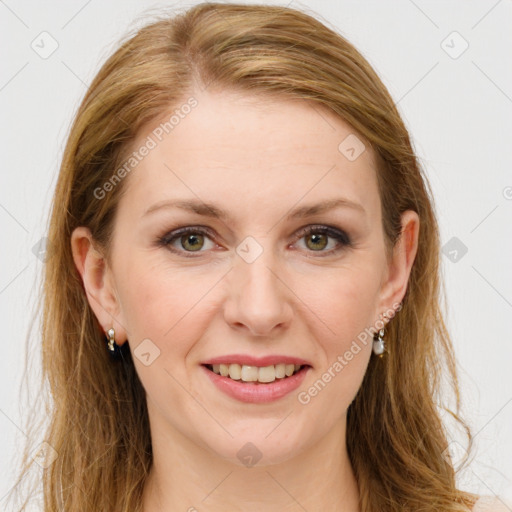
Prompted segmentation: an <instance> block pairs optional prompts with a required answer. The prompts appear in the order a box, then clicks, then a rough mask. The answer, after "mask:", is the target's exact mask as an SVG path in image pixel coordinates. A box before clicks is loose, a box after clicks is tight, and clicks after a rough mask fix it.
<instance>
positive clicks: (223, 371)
mask: <svg viewBox="0 0 512 512" xmlns="http://www.w3.org/2000/svg"><path fill="white" fill-rule="evenodd" d="M211 367H212V370H213V371H214V372H215V373H216V374H217V375H222V376H223V377H229V378H230V379H233V380H242V381H243V382H274V381H275V380H276V379H284V378H285V376H286V377H291V376H292V375H293V374H294V373H295V372H297V371H298V370H299V369H300V367H301V365H300V364H284V363H280V364H276V365H270V366H250V365H245V364H244V365H239V364H236V363H233V364H214V365H212V366H211Z"/></svg>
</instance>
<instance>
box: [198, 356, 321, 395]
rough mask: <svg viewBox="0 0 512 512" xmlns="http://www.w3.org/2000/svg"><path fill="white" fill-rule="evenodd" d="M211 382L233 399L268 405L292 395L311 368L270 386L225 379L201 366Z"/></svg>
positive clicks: (303, 369)
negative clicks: (289, 394)
mask: <svg viewBox="0 0 512 512" xmlns="http://www.w3.org/2000/svg"><path fill="white" fill-rule="evenodd" d="M201 368H202V369H203V370H204V371H205V372H206V375H208V377H209V378H210V380H211V381H212V382H213V384H215V385H216V386H217V388H218V389H220V390H221V391H222V392H224V393H226V395H229V396H230V397H232V398H236V399H237V400H239V401H240V402H247V403H267V402H273V401H275V400H278V399H279V398H282V397H284V396H286V395H287V394H288V393H291V392H292V391H293V390H294V389H297V388H298V387H299V386H300V385H301V384H302V381H303V380H304V378H305V377H306V374H307V373H308V371H309V370H310V369H311V366H305V367H303V368H302V369H301V370H300V371H298V372H297V373H295V374H293V375H292V376H291V377H286V378H284V379H278V380H275V381H274V382H269V383H268V384H265V383H262V382H247V383H243V382H242V381H238V380H233V379H230V378H229V377H223V376H222V375H218V374H217V373H214V372H212V371H211V370H209V369H208V368H206V366H203V365H201Z"/></svg>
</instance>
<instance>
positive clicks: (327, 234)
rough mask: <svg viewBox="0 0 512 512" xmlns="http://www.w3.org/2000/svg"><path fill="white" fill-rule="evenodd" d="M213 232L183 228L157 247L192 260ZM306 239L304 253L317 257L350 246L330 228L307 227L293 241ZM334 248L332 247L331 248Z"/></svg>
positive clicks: (172, 232) (161, 239)
mask: <svg viewBox="0 0 512 512" xmlns="http://www.w3.org/2000/svg"><path fill="white" fill-rule="evenodd" d="M213 237H214V234H213V232H212V231H211V230H210V229H208V228H204V227H200V226H197V227H193V226H189V227H185V228H180V229H177V230H175V231H171V232H169V233H167V234H166V235H164V236H163V237H161V238H159V239H158V245H160V246H163V247H167V248H168V249H169V250H170V251H172V252H174V253H177V254H182V255H183V256H185V257H188V258H190V257H191V258H194V257H196V256H195V255H193V254H191V253H200V252H205V251H204V250H202V249H205V250H207V249H211V248H213V247H214V245H215V244H214V243H213V242H212V240H211V238H213ZM302 239H306V240H307V241H306V251H307V252H316V253H321V254H319V256H324V255H331V254H334V253H337V252H338V251H340V250H341V249H343V248H344V247H345V246H351V241H350V238H349V236H348V235H347V234H346V233H345V232H344V231H340V230H338V229H336V228H332V227H330V226H307V227H306V228H303V229H302V230H300V231H299V233H298V234H297V236H296V238H295V240H302ZM329 239H332V240H334V241H335V243H333V244H331V247H330V249H329V250H327V251H326V250H324V249H325V248H326V247H327V246H328V245H329ZM205 241H209V242H210V244H211V245H210V246H209V247H208V246H206V247H205ZM332 246H334V247H332Z"/></svg>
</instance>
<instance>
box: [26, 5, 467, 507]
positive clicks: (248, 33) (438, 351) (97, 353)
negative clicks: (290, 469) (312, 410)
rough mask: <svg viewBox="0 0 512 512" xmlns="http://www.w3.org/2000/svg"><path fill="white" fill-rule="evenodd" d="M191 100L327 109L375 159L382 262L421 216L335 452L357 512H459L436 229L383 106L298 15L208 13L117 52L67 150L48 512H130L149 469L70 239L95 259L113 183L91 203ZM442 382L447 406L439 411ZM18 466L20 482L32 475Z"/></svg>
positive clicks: (368, 79) (124, 368)
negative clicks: (414, 246)
mask: <svg viewBox="0 0 512 512" xmlns="http://www.w3.org/2000/svg"><path fill="white" fill-rule="evenodd" d="M197 86H199V87H201V88H206V87H215V88H218V89H231V90H238V91H242V92H246V93H248V94H263V95H274V96H275V95H281V96H282V97H284V98H300V99H303V100H307V101H310V102H314V103H313V104H316V105H318V106H319V107H322V108H327V109H329V110H331V111H332V112H334V113H335V114H337V115H338V116H339V117H340V118H341V119H343V120H344V121H346V122H347V123H348V124H349V125H351V126H352V127H353V128H354V130H355V131H356V132H357V133H358V134H360V135H361V137H362V138H364V140H365V141H367V142H368V144H370V146H371V148H372V149H373V151H374V153H375V155H376V158H377V161H378V169H377V176H378V186H379V191H380V197H381V202H382V216H383V231H384V234H385V239H386V242H387V247H388V248H392V247H393V246H394V244H396V243H397V241H398V240H399V238H400V234H401V224H400V216H401V214H402V212H404V211H405V210H414V211H415V212H417V213H418V215H419V218H420V233H419V242H418V244H419V247H418V252H417V255H416V259H415V262H414V264H413V267H412V270H411V274H410V279H409V283H408V289H407V292H406V295H405V297H404V299H403V307H402V309H401V311H400V313H399V314H397V315H396V316H395V318H394V319H393V321H391V322H390V323H389V325H388V329H387V341H388V343H389V346H390V347H391V351H390V353H389V354H388V355H387V357H385V358H383V359H379V358H372V359H371V360H370V363H369V367H368V369H367V372H366V375H365V378H364V381H363V383H362V386H361V388H360V390H359V392H358V394H357V396H356V398H355V400H354V401H353V403H352V404H351V405H350V407H349V410H348V424H347V446H348V452H349V456H350V459H351V462H352V465H353V469H354V472H355V475H356V478H357V481H358V484H359V489H360V499H361V510H362V511H364V512H369V511H379V512H399V511H400V512H407V511H410V512H412V511H417V510H422V511H425V512H427V511H431V512H433V511H439V510H443V511H444V512H456V511H465V512H467V507H472V505H473V503H474V502H475V501H476V499H477V496H476V495H474V494H470V493H466V492H463V491H461V490H459V489H458V488H457V486H456V482H455V476H456V471H455V469H454V467H453V465H452V463H451V462H450V460H449V458H448V457H447V456H446V454H447V448H448V444H449V443H448V438H447V432H446V430H445V427H444V426H443V422H442V420H441V417H440V412H439V411H440V410H441V409H442V407H443V406H446V409H448V410H449V407H453V408H454V411H452V416H453V417H454V418H455V419H456V421H457V422H458V424H459V425H461V426H462V427H463V429H464V430H465V432H466V434H467V438H468V441H469V442H468V445H469V447H471V443H472V436H471V433H470V430H469V428H468V426H467V425H466V423H465V422H464V421H463V420H462V419H461V417H460V415H459V414H460V398H459V390H458V382H457V372H456V365H455V359H454V354H453V349H452V344H451V341H450V337H449V334H448V332H447V330H446V327H445V324H444V321H443V313H442V308H441V299H442V298H443V293H444V289H443V288H442V283H441V282H440V261H439V258H440V241H439V231H438V225H437V222H436V217H435V212H434V206H433V200H432V193H431V190H430V188H429V185H428V181H427V178H426V176H425V175H424V172H423V171H422V169H421V166H420V164H419V162H418V160H417V158H416V156H415V153H414V151H413V148H412V145H411V141H410V138H409V134H408V132H407V129H406V127H405V126H404V123H403V121H402V119H401V117H400V115H399V112H398V111H397V108H396V106H395V104H394V102H393V100H392V98H391V97H390V95H389V93H388V91H387V90H386V88H385V86H384V85H383V83H382V82H381V80H380V79H379V77H378V76H377V75H376V73H375V71H374V70H373V69H372V68H371V66H370V65H369V63H368V62H367V61H366V60H365V59H364V58H363V57H362V55H361V54H360V53H358V51H357V50H356V49H355V48H354V47H353V46H352V45H351V44H350V43H349V42H348V41H347V40H346V39H344V38H343V37H342V36H341V35H339V34H338V33H336V32H335V31H333V30H332V29H330V28H328V27H326V26H325V25H324V24H322V23H321V22H319V21H318V20H316V19H315V18H314V17H312V16H310V15H309V14H306V13H304V12H300V11H298V10H295V9H291V8H285V7H275V6H263V5H241V4H217V3H209V2H208V3H204V4H200V5H197V6H195V7H192V8H190V9H189V10H187V11H185V12H182V13H179V14H178V15H175V16H170V17H169V16H167V15H166V16H164V17H162V19H159V20H157V21H154V22H153V23H151V24H149V25H147V26H145V27H143V28H142V29H140V30H138V31H137V32H136V33H135V34H132V35H131V36H130V38H129V39H127V40H125V41H124V42H123V43H122V44H121V45H120V47H119V49H118V50H117V51H116V52H115V53H114V54H113V55H112V56H111V57H110V58H109V59H108V60H107V62H106V63H105V64H104V65H103V67H102V68H101V70H100V71H99V73H98V74H97V76H96V77H95V78H94V80H93V82H92V84H91V86H90V88H89V90H88V92H87V94H86V96H85V98H84V99H83V101H82V103H81V105H80V107H79V109H78V113H77V115H76V117H75V120H74V123H73V125H72V128H71V131H70V134H69V137H68V141H67V145H66V148H65V152H64V155H63V160H62V165H61V169H60V174H59V178H58V182H57V186H56V191H55V195H54V199H53V203H52V210H51V214H50V219H49V229H48V239H49V244H50V245H49V247H50V252H49V254H48V257H47V261H46V264H45V271H44V288H43V300H44V305H43V310H42V313H43V316H42V362H43V379H44V383H45V384H47V385H48V386H49V391H50V394H51V398H52V404H49V405H48V408H47V411H48V417H49V424H48V427H47V430H46V432H45V436H44V440H45V441H46V442H47V443H48V444H49V446H50V447H51V450H55V452H53V451H51V450H49V453H50V454H53V456H55V455H56V458H55V460H53V461H52V463H51V464H50V465H49V466H48V467H47V468H45V469H44V470H43V472H42V483H43V497H44V510H45V512H57V511H62V510H65V511H66V512H83V511H86V510H98V511H105V512H106V511H112V512H113V511H115V512H140V511H141V508H142V505H141V497H142V491H143V487H144V483H145V480H146V477H147V475H148V472H149V469H150V467H151V463H152V451H151V439H150V432H149V426H148V416H147V409H146V401H145V395H144V389H143V387H142V385H141V383H140V381H139V379H138V377H137V374H136V372H135V369H134V365H133V362H132V361H131V358H130V353H129V351H124V359H123V360H122V362H113V361H111V360H110V359H109V356H108V353H107V351H106V349H105V346H104V343H105V342H104V334H103V332H102V330H101V329H100V327H99V325H98V322H97V320H96V318H95V316H94V314H93V313H92V310H91V308H90V307H89V304H88V301H87V298H86V295H85V293H84V288H83V285H82V281H81V278H80V275H79V273H78V272H77V270H76V268H75V265H74V262H73V257H72V252H71V244H70V238H71V233H72V232H73V230H74V229H75V228H76V227H77V226H87V227H88V228H89V229H90V230H91V232H92V235H93V237H94V238H95V240H96V241H97V243H98V245H99V246H100V247H101V248H102V249H104V250H105V252H106V254H108V247H109V243H110V239H111V233H112V228H113V222H114V219H115V212H116V207H117V204H118V201H119V198H120V194H121V193H122V190H123V185H124V181H122V180H121V181H120V182H119V183H118V184H117V185H116V186H115V187H113V189H112V190H109V191H108V193H107V194H105V197H101V198H100V197H99V195H98V193H96V194H95V190H96V191H97V190H98V189H99V188H101V187H102V186H103V185H104V184H105V183H106V181H108V180H109V179H111V178H112V175H113V172H114V171H115V170H116V169H118V168H119V166H120V165H121V164H122V162H123V158H124V157H125V155H126V152H127V149H128V148H129V147H130V143H132V142H133V140H134V138H135V136H136V135H137V134H138V132H139V130H140V129H141V127H142V126H143V125H145V124H146V123H147V122H149V121H151V120H153V119H156V118H157V117H158V116H160V115H162V113H164V112H166V111H169V109H170V108H171V107H173V106H177V105H178V104H179V102H180V101H183V98H186V97H187V95H190V94H191V91H193V90H194V87H197ZM441 377H443V379H446V381H443V384H444V383H445V382H448V383H450V385H451V386H450V388H449V389H448V390H451V391H452V397H454V398H455V406H450V405H449V404H448V403H447V402H445V400H444V398H445V397H444V396H441V393H440V386H441ZM443 391H444V392H445V393H446V391H447V389H445V388H443ZM30 453H32V451H31V449H30V448H27V449H26V453H25V455H24V459H23V467H22V470H21V476H20V477H19V480H18V482H19V483H21V482H22V480H23V479H24V476H26V474H28V471H29V469H30V467H31V466H33V465H34V462H33V460H32V458H31V456H30ZM46 456H47V457H49V456H50V455H48V454H47V455H46ZM19 510H25V508H24V506H23V505H22V506H21V508H19Z"/></svg>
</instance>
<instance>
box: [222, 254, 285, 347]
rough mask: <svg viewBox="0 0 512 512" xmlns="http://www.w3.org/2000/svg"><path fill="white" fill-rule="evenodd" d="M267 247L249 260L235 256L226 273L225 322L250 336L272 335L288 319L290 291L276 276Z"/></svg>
mask: <svg viewBox="0 0 512 512" xmlns="http://www.w3.org/2000/svg"><path fill="white" fill-rule="evenodd" d="M271 253H272V251H271V250H270V249H265V250H264V251H263V253H262V254H261V255H260V256H259V257H258V258H257V259H256V260H255V261H253V262H252V263H248V262H246V261H244V260H243V259H242V258H238V257H237V258H236V261H235V263H234V265H233V270H232V271H231V272H230V273H229V280H228V287H229V288H228V297H227V300H226V303H225V308H224V317H225V320H226V322H227V323H228V324H229V325H230V326H231V327H232V328H233V329H236V330H238V331H240V332H244V331H245V332H246V333H247V334H250V335H252V336H266V337H271V336H275V335H276V333H277V331H282V330H283V329H285V328H286V327H287V326H288V325H289V324H290V321H291V318H292V305H291V303H290V301H291V298H292V297H293V293H292V292H291V291H290V288H289V285H288V286H287V284H286V283H285V281H284V280H283V279H282V278H281V277H280V276H279V274H281V275H283V272H279V270H278V268H277V266H276V262H275V259H274V258H273V256H272V254H271Z"/></svg>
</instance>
